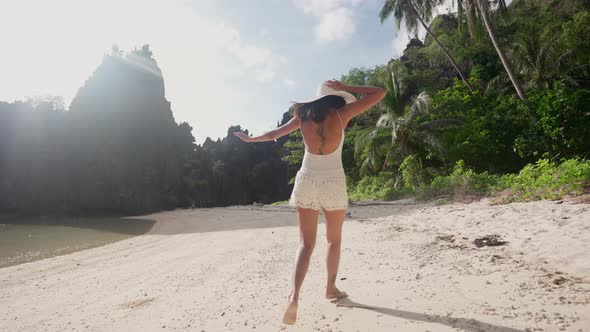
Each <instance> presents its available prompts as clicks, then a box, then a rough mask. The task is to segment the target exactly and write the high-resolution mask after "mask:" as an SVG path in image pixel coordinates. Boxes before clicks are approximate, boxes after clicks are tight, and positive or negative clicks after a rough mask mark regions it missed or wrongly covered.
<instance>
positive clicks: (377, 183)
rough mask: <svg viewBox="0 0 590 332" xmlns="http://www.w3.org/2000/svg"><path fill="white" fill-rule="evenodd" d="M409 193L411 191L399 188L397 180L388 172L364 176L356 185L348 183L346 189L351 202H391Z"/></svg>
mask: <svg viewBox="0 0 590 332" xmlns="http://www.w3.org/2000/svg"><path fill="white" fill-rule="evenodd" d="M411 193H412V191H411V189H408V188H404V187H401V186H400V185H399V179H398V178H396V176H394V174H393V173H390V172H382V173H381V174H379V175H376V176H366V177H364V178H362V179H361V180H360V181H358V182H357V183H356V184H352V183H351V182H350V181H349V187H348V196H349V198H350V199H351V200H391V199H395V198H401V197H403V196H407V195H409V194H411Z"/></svg>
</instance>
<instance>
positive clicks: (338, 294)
mask: <svg viewBox="0 0 590 332" xmlns="http://www.w3.org/2000/svg"><path fill="white" fill-rule="evenodd" d="M345 297H348V294H346V293H345V292H342V291H340V290H339V289H338V288H336V287H333V288H332V289H328V290H326V298H327V299H328V300H339V299H343V298H345Z"/></svg>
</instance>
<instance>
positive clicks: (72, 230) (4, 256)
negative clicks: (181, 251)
mask: <svg viewBox="0 0 590 332" xmlns="http://www.w3.org/2000/svg"><path fill="white" fill-rule="evenodd" d="M154 223H155V222H154V221H153V220H145V219H125V218H67V219H66V218H27V219H24V218H18V219H0V268H3V267H7V266H12V265H17V264H22V263H26V262H31V261H36V260H40V259H44V258H49V257H53V256H58V255H64V254H68V253H72V252H75V251H80V250H83V249H88V248H94V247H99V246H102V245H105V244H109V243H112V242H116V241H120V240H124V239H127V238H130V237H133V236H136V235H141V234H144V233H146V232H147V231H149V230H150V229H151V228H152V226H153V224H154Z"/></svg>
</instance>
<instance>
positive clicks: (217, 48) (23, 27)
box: [0, 0, 408, 143]
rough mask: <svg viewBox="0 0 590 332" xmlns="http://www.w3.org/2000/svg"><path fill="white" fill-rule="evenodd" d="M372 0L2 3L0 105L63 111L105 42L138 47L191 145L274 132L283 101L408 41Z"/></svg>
mask: <svg viewBox="0 0 590 332" xmlns="http://www.w3.org/2000/svg"><path fill="white" fill-rule="evenodd" d="M381 5H382V2H381V1H377V0H367V1H361V0H317V1H311V0H266V1H263V0H256V1H213V0H200V1H180V0H174V1H173V0H147V1H146V0H142V1H139V0H124V1H121V0H101V1H98V0H88V1H79V0H53V1H44V0H14V1H7V0H3V1H2V10H1V11H0V40H2V46H3V47H2V53H1V55H0V57H1V58H0V59H1V60H0V73H1V75H0V100H3V101H13V100H19V99H25V98H27V97H33V96H39V95H57V96H61V97H63V98H64V100H65V102H66V106H67V105H69V102H70V101H71V99H72V98H73V96H74V95H75V94H76V92H77V89H78V88H79V87H81V86H82V85H83V83H84V81H85V80H86V79H87V78H88V77H89V76H90V75H91V73H92V72H93V70H94V69H95V68H96V67H97V65H98V64H99V63H100V62H101V60H102V58H103V56H104V55H105V54H108V53H109V52H110V50H111V47H112V46H113V45H115V44H116V45H118V46H119V48H121V49H122V50H123V51H126V52H128V51H130V50H132V49H133V48H135V47H137V48H140V47H141V46H142V45H143V44H149V45H150V47H151V49H152V51H153V52H154V58H155V59H156V60H157V61H158V64H159V66H160V67H161V69H162V72H163V75H164V82H165V86H166V97H167V99H168V100H169V101H170V102H171V104H172V110H173V112H174V116H175V118H176V121H177V122H183V121H186V122H188V123H189V124H190V125H191V126H192V127H193V134H194V136H195V138H196V140H197V142H198V143H201V142H202V141H203V140H204V139H205V138H206V137H207V136H210V137H212V138H217V137H219V136H222V137H223V136H225V134H226V130H227V128H228V127H229V126H230V125H238V124H239V125H242V127H243V128H246V129H250V130H251V131H253V132H255V133H260V132H263V131H266V130H268V129H270V128H272V127H274V126H275V125H276V123H277V121H279V120H280V119H281V115H282V113H283V112H284V111H285V110H286V109H287V108H288V106H289V102H290V101H292V100H297V99H301V98H307V97H309V96H310V95H312V94H313V93H314V91H315V88H316V86H317V84H319V83H320V82H321V81H323V80H325V79H330V78H338V77H340V76H341V75H343V74H346V73H347V71H348V70H349V69H351V68H353V67H362V66H364V67H374V66H375V65H378V64H383V63H386V62H387V61H388V60H389V59H390V58H391V57H395V56H397V55H398V54H399V52H400V51H401V49H403V47H405V44H406V43H407V41H408V34H407V33H406V32H405V31H400V32H399V33H396V31H395V29H394V24H393V22H386V23H384V24H380V22H379V19H378V17H377V13H378V11H379V8H380V6H381Z"/></svg>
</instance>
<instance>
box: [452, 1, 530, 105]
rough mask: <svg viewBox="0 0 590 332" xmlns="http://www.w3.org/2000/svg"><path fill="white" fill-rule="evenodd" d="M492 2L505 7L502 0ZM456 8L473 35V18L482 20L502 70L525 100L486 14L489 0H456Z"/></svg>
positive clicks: (488, 8)
mask: <svg viewBox="0 0 590 332" xmlns="http://www.w3.org/2000/svg"><path fill="white" fill-rule="evenodd" d="M493 2H494V3H497V5H498V8H499V9H500V10H505V9H506V2H505V1H504V0H497V1H493ZM474 5H475V6H474ZM457 9H458V13H459V15H462V14H463V13H464V15H465V18H466V20H467V27H468V29H469V32H470V33H471V34H472V35H473V31H474V28H473V27H474V25H475V23H476V22H475V20H476V19H477V18H479V19H481V20H482V21H483V24H484V26H485V28H486V30H487V32H488V35H489V36H490V39H491V40H492V44H493V45H494V48H495V49H496V53H498V56H499V57H500V61H502V65H503V66H504V70H506V73H507V74H508V77H509V78H510V81H511V82H512V85H513V86H514V89H515V90H516V93H517V94H518V97H519V98H520V99H521V100H523V101H525V102H526V100H527V98H526V95H525V93H524V90H523V88H522V86H521V84H520V82H519V81H518V79H517V77H516V75H515V74H514V71H513V70H512V66H511V64H510V61H508V58H507V57H506V54H504V51H503V50H502V49H501V48H500V43H499V42H498V38H497V37H496V33H495V32H494V29H493V27H492V25H491V23H490V19H489V15H488V14H489V12H490V1H489V0H457Z"/></svg>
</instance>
